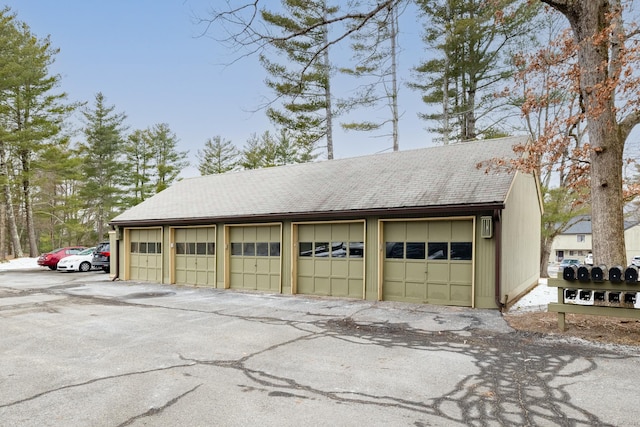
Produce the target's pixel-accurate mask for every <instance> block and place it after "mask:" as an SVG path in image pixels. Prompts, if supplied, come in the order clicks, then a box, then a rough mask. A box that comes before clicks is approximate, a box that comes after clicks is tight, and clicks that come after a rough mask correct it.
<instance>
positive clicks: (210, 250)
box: [207, 242, 216, 255]
mask: <svg viewBox="0 0 640 427" xmlns="http://www.w3.org/2000/svg"><path fill="white" fill-rule="evenodd" d="M215 254H216V244H215V243H214V242H209V243H207V255H215Z"/></svg>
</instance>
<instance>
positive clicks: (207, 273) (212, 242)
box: [172, 227, 216, 286]
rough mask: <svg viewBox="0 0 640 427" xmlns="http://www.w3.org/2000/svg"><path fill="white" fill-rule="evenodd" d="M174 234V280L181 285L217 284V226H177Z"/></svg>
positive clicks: (173, 231)
mask: <svg viewBox="0 0 640 427" xmlns="http://www.w3.org/2000/svg"><path fill="white" fill-rule="evenodd" d="M172 236H173V240H172V247H173V254H174V255H173V256H174V263H173V266H174V280H173V282H174V283H176V284H180V285H182V284H188V285H201V286H215V285H216V228H215V227H191V228H175V229H173V230H172Z"/></svg>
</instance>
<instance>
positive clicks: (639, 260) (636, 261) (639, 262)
mask: <svg viewBox="0 0 640 427" xmlns="http://www.w3.org/2000/svg"><path fill="white" fill-rule="evenodd" d="M631 265H635V266H636V267H640V256H638V255H636V256H634V257H633V259H631Z"/></svg>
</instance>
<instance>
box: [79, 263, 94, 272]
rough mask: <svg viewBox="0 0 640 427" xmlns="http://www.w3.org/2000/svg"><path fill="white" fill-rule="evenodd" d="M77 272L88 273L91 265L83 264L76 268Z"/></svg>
mask: <svg viewBox="0 0 640 427" xmlns="http://www.w3.org/2000/svg"><path fill="white" fill-rule="evenodd" d="M78 270H80V271H89V270H91V263H90V262H86V261H85V262H83V263H81V264H80V265H79V266H78Z"/></svg>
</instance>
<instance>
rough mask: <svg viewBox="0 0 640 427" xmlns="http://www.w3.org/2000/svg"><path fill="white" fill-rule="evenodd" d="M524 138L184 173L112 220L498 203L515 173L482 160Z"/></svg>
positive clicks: (507, 152)
mask: <svg viewBox="0 0 640 427" xmlns="http://www.w3.org/2000/svg"><path fill="white" fill-rule="evenodd" d="M526 139H527V138H526V137H510V138H499V139H493V140H484V141H474V142H465V143H457V144H450V145H445V146H437V147H431V148H424V149H417V150H407V151H399V152H393V153H385V154H375V155H368V156H362V157H355V158H348V159H339V160H327V161H320V162H315V163H304V164H295V165H288V166H280V167H273V168H266V169H256V170H244V171H237V172H229V173H225V174H220V175H209V176H203V177H197V178H187V179H183V180H181V181H179V182H177V183H175V184H174V185H172V186H171V187H169V188H167V189H166V190H164V191H162V192H160V193H158V194H156V195H155V196H153V197H151V198H149V199H147V200H145V201H144V202H142V203H140V204H139V205H137V206H134V207H132V208H131V209H129V210H127V211H125V212H124V213H122V214H120V215H118V216H117V217H116V218H114V219H113V220H112V221H111V224H113V225H135V224H153V223H155V224H171V223H183V222H197V221H205V220H206V221H210V222H211V221H215V220H225V221H234V220H239V219H243V220H247V219H252V218H253V219H265V218H274V219H275V218H295V217H306V216H310V215H315V216H317V217H322V216H328V215H334V216H336V215H349V214H351V215H357V214H364V213H369V214H383V213H385V212H389V213H393V212H399V211H401V210H416V209H420V210H424V211H425V212H428V211H430V210H434V211H435V210H437V209H440V210H444V209H449V210H451V209H454V208H456V207H458V208H460V207H464V208H469V209H470V208H472V207H474V206H475V207H476V208H480V207H485V208H489V207H497V206H500V205H502V204H503V203H504V202H505V200H506V197H507V194H508V191H509V188H510V186H511V182H512V180H513V177H514V174H513V173H509V172H506V171H502V172H498V171H495V170H494V171H490V172H488V173H486V172H485V168H478V167H477V165H478V164H479V163H481V162H486V161H488V160H490V159H493V158H513V157H515V154H514V152H513V150H512V147H513V145H515V144H522V143H524V142H526Z"/></svg>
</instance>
